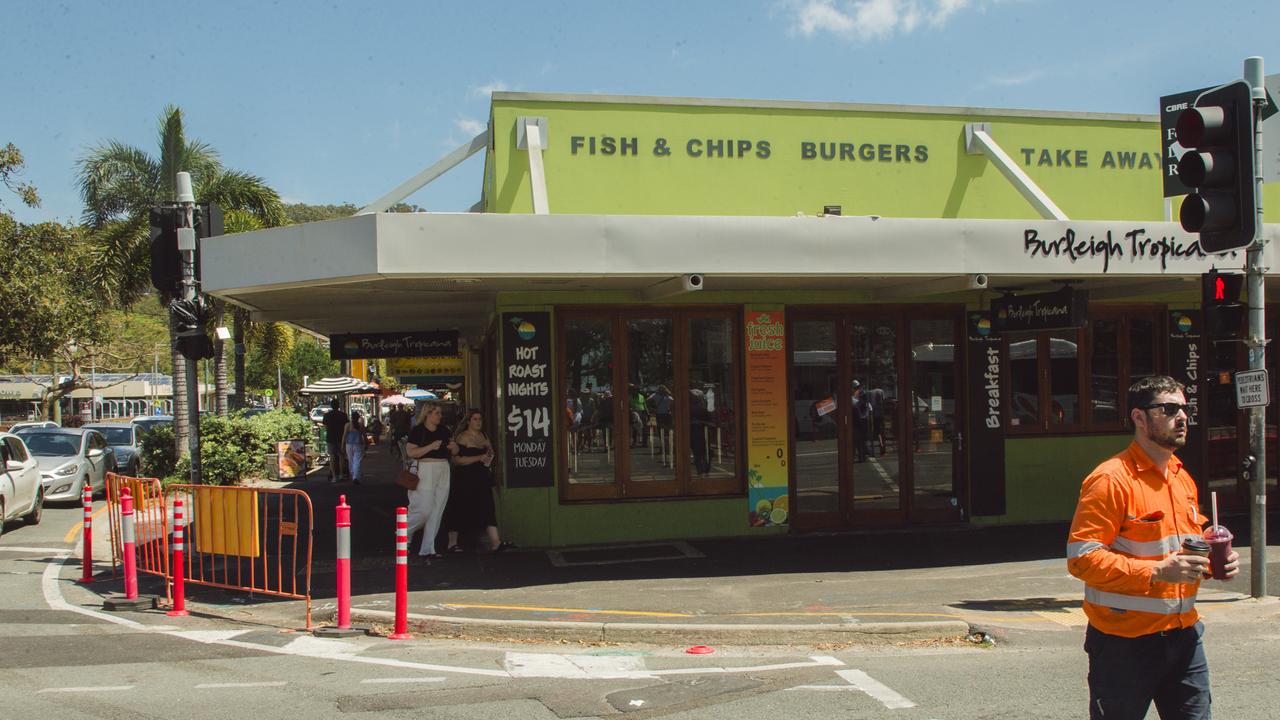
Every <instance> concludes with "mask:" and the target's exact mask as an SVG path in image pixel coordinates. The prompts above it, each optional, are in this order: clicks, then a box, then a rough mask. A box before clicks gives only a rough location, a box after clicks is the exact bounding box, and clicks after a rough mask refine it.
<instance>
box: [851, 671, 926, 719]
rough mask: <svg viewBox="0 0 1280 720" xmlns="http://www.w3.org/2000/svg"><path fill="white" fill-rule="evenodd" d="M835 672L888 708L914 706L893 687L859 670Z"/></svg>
mask: <svg viewBox="0 0 1280 720" xmlns="http://www.w3.org/2000/svg"><path fill="white" fill-rule="evenodd" d="M836 674H837V675H839V676H840V677H842V678H844V679H845V680H846V681H848V683H849V684H850V685H853V686H855V687H857V688H858V689H859V690H861V691H862V692H864V693H866V694H868V695H870V696H871V697H873V698H875V699H876V700H879V701H880V703H881V704H882V705H884V706H885V707H887V708H889V709H890V710H897V709H900V708H909V707H915V706H916V704H915V703H913V702H911V701H910V700H908V699H906V698H904V697H902V696H901V695H899V694H898V693H897V692H895V691H894V689H893V688H891V687H889V686H888V685H885V684H884V683H882V682H880V681H879V680H876V679H875V678H873V677H871V676H870V675H868V674H866V673H865V672H863V671H861V670H837V671H836Z"/></svg>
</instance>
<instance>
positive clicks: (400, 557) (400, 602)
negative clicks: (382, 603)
mask: <svg viewBox="0 0 1280 720" xmlns="http://www.w3.org/2000/svg"><path fill="white" fill-rule="evenodd" d="M411 637H413V636H412V635H410V634H409V509H408V508H403V507H398V508H396V627H395V632H394V633H392V634H390V635H388V636H387V639H388V640H408V639H409V638H411Z"/></svg>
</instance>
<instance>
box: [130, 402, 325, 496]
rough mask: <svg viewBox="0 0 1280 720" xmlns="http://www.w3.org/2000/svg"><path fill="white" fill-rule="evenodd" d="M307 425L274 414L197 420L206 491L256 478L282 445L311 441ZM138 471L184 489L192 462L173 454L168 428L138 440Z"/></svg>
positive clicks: (296, 418)
mask: <svg viewBox="0 0 1280 720" xmlns="http://www.w3.org/2000/svg"><path fill="white" fill-rule="evenodd" d="M311 434H312V428H311V421H310V420H308V419H307V418H305V417H303V416H301V415H299V414H297V413H295V412H291V411H289V410H273V411H271V412H268V413H262V414H260V415H255V416H253V417H250V418H246V417H244V416H243V415H242V414H240V413H237V414H235V415H232V416H231V417H228V418H225V419H224V418H220V417H217V416H205V417H201V418H200V475H201V480H202V481H203V482H204V484H205V485H235V484H236V483H238V482H240V481H241V480H243V479H245V478H249V477H261V476H262V474H263V470H264V468H265V463H264V458H265V456H266V455H267V454H268V453H274V452H275V451H276V443H277V442H279V441H281V440H295V439H302V440H308V441H309V440H310V439H311ZM142 463H143V469H144V470H143V471H144V472H145V473H146V474H147V475H150V476H152V477H158V478H161V479H162V480H163V481H165V482H166V483H175V482H176V483H185V482H187V479H188V478H189V477H190V476H191V461H190V459H189V458H187V457H186V456H185V455H184V457H182V458H181V459H178V458H177V457H176V456H175V453H174V446H173V426H171V425H165V426H161V427H157V428H155V429H153V430H152V431H151V432H149V433H147V434H146V435H144V436H143V438H142Z"/></svg>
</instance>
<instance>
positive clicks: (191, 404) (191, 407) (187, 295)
mask: <svg viewBox="0 0 1280 720" xmlns="http://www.w3.org/2000/svg"><path fill="white" fill-rule="evenodd" d="M177 189H178V204H179V205H180V206H181V208H182V214H181V218H180V219H179V222H180V223H181V225H180V229H179V230H178V249H179V250H181V251H182V299H183V300H187V301H195V299H196V294H197V290H196V244H195V226H196V225H195V210H196V197H195V194H194V193H193V192H192V191H191V175H190V174H189V173H185V172H180V173H178V178H177ZM183 230H186V232H185V233H184V232H183ZM184 235H186V236H187V238H186V239H185V240H184V238H183V236H184ZM183 365H184V366H185V367H186V368H187V387H186V392H187V423H188V431H187V450H188V451H189V452H190V453H191V484H192V485H199V484H200V397H199V388H198V387H197V385H198V383H199V382H200V377H199V376H198V375H196V370H197V368H196V361H195V360H192V359H191V358H184V360H183Z"/></svg>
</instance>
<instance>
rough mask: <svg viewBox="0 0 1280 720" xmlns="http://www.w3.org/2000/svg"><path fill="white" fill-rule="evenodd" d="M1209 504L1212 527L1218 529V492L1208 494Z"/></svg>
mask: <svg viewBox="0 0 1280 720" xmlns="http://www.w3.org/2000/svg"><path fill="white" fill-rule="evenodd" d="M1209 503H1210V504H1212V505H1213V527H1214V528H1217V527H1218V491H1217V490H1215V491H1213V492H1211V493H1209Z"/></svg>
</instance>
